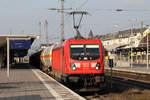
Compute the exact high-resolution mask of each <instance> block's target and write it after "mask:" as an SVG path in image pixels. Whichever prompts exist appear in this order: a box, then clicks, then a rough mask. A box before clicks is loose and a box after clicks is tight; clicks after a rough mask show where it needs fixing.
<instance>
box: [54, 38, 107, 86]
mask: <svg viewBox="0 0 150 100" xmlns="http://www.w3.org/2000/svg"><path fill="white" fill-rule="evenodd" d="M52 75H53V76H55V78H56V79H58V80H60V81H63V82H65V83H66V82H69V83H78V85H80V86H82V87H88V88H89V87H92V88H93V86H94V87H96V88H99V87H101V86H103V85H104V48H103V45H102V43H101V41H100V40H96V39H80V40H78V39H71V40H66V41H65V42H64V43H63V44H62V45H61V46H59V47H56V48H54V49H53V51H52ZM76 86H77V84H76Z"/></svg>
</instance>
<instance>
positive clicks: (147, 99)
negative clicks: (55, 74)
mask: <svg viewBox="0 0 150 100" xmlns="http://www.w3.org/2000/svg"><path fill="white" fill-rule="evenodd" d="M115 75H116V74H114V73H113V77H112V88H111V87H110V74H109V73H106V83H107V88H106V90H105V91H101V92H97V93H93V94H87V95H85V94H86V93H85V94H83V93H82V94H80V95H81V96H83V97H85V98H86V99H87V100H150V95H149V94H150V83H149V81H148V80H149V79H146V78H147V76H148V75H145V74H144V75H142V74H141V75H140V74H138V75H140V77H142V78H140V77H139V78H136V79H134V77H135V76H134V77H133V76H131V74H129V75H127V74H124V75H125V76H123V74H121V75H120V76H118V75H119V74H118V72H117V75H116V76H115ZM132 75H137V74H135V73H133V74H132ZM144 77H145V78H144Z"/></svg>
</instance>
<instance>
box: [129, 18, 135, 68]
mask: <svg viewBox="0 0 150 100" xmlns="http://www.w3.org/2000/svg"><path fill="white" fill-rule="evenodd" d="M129 21H130V22H135V21H136V18H132V19H129ZM133 28H134V24H133V23H132V27H131V33H130V34H131V35H130V46H131V54H130V56H131V69H132V68H133V47H132V46H133V45H132V44H133V40H132V39H133V38H132V37H133V36H134V35H133Z"/></svg>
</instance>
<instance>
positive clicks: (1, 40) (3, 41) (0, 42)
mask: <svg viewBox="0 0 150 100" xmlns="http://www.w3.org/2000/svg"><path fill="white" fill-rule="evenodd" d="M38 37H39V36H33V35H0V48H5V47H6V45H7V38H9V39H30V40H31V43H33V41H34V39H36V38H38Z"/></svg>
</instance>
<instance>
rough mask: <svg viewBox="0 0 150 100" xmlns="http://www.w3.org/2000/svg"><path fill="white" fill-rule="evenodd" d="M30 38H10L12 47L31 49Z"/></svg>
mask: <svg viewBox="0 0 150 100" xmlns="http://www.w3.org/2000/svg"><path fill="white" fill-rule="evenodd" d="M30 47H31V41H30V40H10V49H30Z"/></svg>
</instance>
